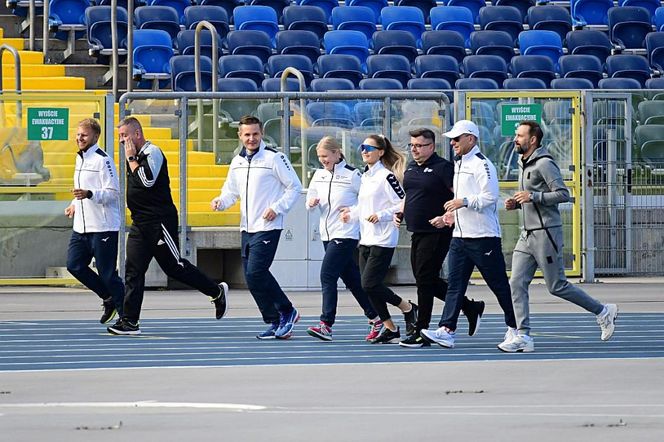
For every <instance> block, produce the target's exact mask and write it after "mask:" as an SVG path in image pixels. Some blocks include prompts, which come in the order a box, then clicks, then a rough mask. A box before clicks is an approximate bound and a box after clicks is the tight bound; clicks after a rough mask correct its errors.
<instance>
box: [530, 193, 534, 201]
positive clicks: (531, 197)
mask: <svg viewBox="0 0 664 442" xmlns="http://www.w3.org/2000/svg"><path fill="white" fill-rule="evenodd" d="M530 202H532V203H534V202H535V193H534V192H530Z"/></svg>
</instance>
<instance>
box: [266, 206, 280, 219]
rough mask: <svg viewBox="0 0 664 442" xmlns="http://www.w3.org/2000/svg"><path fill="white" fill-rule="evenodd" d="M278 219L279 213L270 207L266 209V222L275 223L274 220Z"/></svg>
mask: <svg viewBox="0 0 664 442" xmlns="http://www.w3.org/2000/svg"><path fill="white" fill-rule="evenodd" d="M276 217H277V213H276V212H275V211H274V210H272V209H270V208H269V207H268V208H267V209H265V212H263V219H264V220H265V221H274V219H275V218H276Z"/></svg>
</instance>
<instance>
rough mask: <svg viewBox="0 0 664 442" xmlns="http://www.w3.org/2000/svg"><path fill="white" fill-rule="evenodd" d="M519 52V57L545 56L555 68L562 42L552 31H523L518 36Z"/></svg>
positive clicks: (560, 53) (561, 51) (561, 52)
mask: <svg viewBox="0 0 664 442" xmlns="http://www.w3.org/2000/svg"><path fill="white" fill-rule="evenodd" d="M519 50H520V51H521V55H546V56H547V57H549V58H550V59H551V61H553V64H554V65H555V66H557V65H558V59H559V58H560V56H561V55H562V54H563V42H562V40H561V39H560V35H558V34H557V33H555V32H553V31H535V30H533V31H523V32H522V33H520V34H519Z"/></svg>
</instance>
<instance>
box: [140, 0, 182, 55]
mask: <svg viewBox="0 0 664 442" xmlns="http://www.w3.org/2000/svg"><path fill="white" fill-rule="evenodd" d="M134 22H135V24H136V28H137V29H160V30H162V31H165V32H167V33H168V35H170V37H171V45H172V46H175V44H176V43H177V37H178V33H179V32H180V18H179V17H178V12H177V11H176V10H175V9H174V8H173V7H171V6H140V7H138V8H136V9H135V10H134Z"/></svg>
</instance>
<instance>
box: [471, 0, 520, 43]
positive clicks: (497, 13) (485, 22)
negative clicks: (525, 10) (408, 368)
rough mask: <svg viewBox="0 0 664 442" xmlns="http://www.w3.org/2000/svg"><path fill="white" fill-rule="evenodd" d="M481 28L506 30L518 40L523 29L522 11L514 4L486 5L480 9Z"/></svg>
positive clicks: (514, 39) (514, 40)
mask: <svg viewBox="0 0 664 442" xmlns="http://www.w3.org/2000/svg"><path fill="white" fill-rule="evenodd" d="M479 25H480V29H482V30H486V31H504V32H507V33H508V34H510V36H511V37H512V41H513V42H516V41H517V39H518V38H519V34H520V33H521V32H522V31H523V18H522V17H521V12H519V10H518V9H517V8H515V7H514V6H486V7H484V8H482V9H480V23H479Z"/></svg>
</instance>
